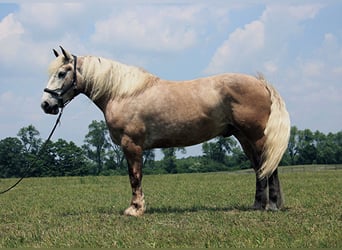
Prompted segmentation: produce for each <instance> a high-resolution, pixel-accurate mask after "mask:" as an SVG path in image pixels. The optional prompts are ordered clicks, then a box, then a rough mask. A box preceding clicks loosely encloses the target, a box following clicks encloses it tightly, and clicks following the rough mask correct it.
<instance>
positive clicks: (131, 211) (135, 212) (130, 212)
mask: <svg viewBox="0 0 342 250" xmlns="http://www.w3.org/2000/svg"><path fill="white" fill-rule="evenodd" d="M144 212H145V207H144V206H142V207H140V208H137V207H136V206H134V205H132V206H130V207H129V208H127V209H126V210H125V212H124V215H127V216H134V217H139V216H142V215H143V214H144Z"/></svg>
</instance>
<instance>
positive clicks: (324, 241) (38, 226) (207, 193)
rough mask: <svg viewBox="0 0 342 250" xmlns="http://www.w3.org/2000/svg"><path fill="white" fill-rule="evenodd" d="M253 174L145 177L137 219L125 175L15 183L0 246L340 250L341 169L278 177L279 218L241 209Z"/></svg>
mask: <svg viewBox="0 0 342 250" xmlns="http://www.w3.org/2000/svg"><path fill="white" fill-rule="evenodd" d="M254 178H255V177H254V175H251V174H234V173H229V174H227V173H210V174H182V175H160V176H156V175H150V176H145V177H144V180H143V186H144V192H145V198H146V202H147V211H146V214H145V215H144V216H143V217H140V218H132V217H126V216H124V215H123V211H124V209H125V208H126V207H127V206H128V204H129V201H130V198H131V197H130V195H131V191H130V187H129V184H128V177H127V176H126V177H123V176H113V177H68V178H32V179H25V180H24V181H23V182H22V183H21V184H20V185H19V186H17V187H16V188H15V189H14V190H12V191H10V192H9V193H6V194H4V195H1V196H0V207H1V210H0V247H74V248H75V247H108V248H109V247H178V248H179V247H193V248H202V247H247V248H251V247H280V248H287V247H342V233H341V231H342V204H341V201H342V192H341V187H342V170H334V171H333V170H330V171H320V172H289V173H282V174H281V175H280V178H281V181H282V186H283V191H284V193H285V202H286V208H285V210H284V211H280V212H260V211H253V210H251V209H250V208H249V207H250V205H251V204H252V202H253V197H254V185H255V183H254V181H255V180H254ZM13 182H14V180H13V179H12V180H8V179H6V180H3V179H2V180H0V188H1V189H3V188H4V187H7V186H8V185H10V184H11V183H13Z"/></svg>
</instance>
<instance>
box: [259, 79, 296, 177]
mask: <svg viewBox="0 0 342 250" xmlns="http://www.w3.org/2000/svg"><path fill="white" fill-rule="evenodd" d="M258 79H259V80H260V81H262V82H264V83H265V85H266V88H267V89H268V91H269V92H270V98H271V103H272V104H271V112H270V116H269V118H268V121H267V124H266V128H265V130H264V134H265V135H266V141H265V145H264V149H263V153H262V165H261V168H260V169H259V172H258V175H259V178H260V179H263V178H265V177H269V176H270V175H271V174H272V173H273V171H274V170H276V169H277V167H278V164H279V162H280V160H281V158H282V157H283V154H284V153H285V151H286V149H287V146H288V142H289V138H290V130H291V124H290V116H289V113H288V112H287V110H286V106H285V102H284V101H283V99H282V98H281V96H280V95H279V93H278V92H277V91H276V90H275V88H274V87H273V86H271V85H270V84H269V83H268V82H267V81H266V79H265V78H264V77H263V76H262V75H259V76H258Z"/></svg>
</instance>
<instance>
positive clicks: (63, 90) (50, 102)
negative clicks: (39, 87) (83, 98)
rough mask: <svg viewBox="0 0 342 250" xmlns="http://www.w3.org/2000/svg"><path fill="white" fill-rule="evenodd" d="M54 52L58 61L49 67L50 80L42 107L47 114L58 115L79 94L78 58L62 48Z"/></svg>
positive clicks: (45, 90)
mask: <svg viewBox="0 0 342 250" xmlns="http://www.w3.org/2000/svg"><path fill="white" fill-rule="evenodd" d="M60 48H61V50H62V54H61V55H60V54H59V53H58V52H57V51H56V50H53V53H54V55H55V56H56V59H55V60H54V61H53V62H52V63H51V65H50V67H49V75H50V79H49V81H48V84H47V86H46V88H45V89H44V93H43V97H42V103H41V107H42V109H43V110H44V112H45V113H48V114H54V115H56V114H58V113H59V108H63V107H64V106H65V105H66V104H67V103H69V102H70V101H71V100H72V99H73V98H74V97H75V96H76V95H77V94H78V93H79V92H78V90H77V67H76V65H77V57H76V56H74V55H71V54H70V53H69V52H67V51H66V50H64V49H63V47H60Z"/></svg>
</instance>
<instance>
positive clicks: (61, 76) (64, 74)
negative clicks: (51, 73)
mask: <svg viewBox="0 0 342 250" xmlns="http://www.w3.org/2000/svg"><path fill="white" fill-rule="evenodd" d="M65 76H66V72H65V71H61V72H59V73H58V78H59V79H63V78H64V77H65Z"/></svg>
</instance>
